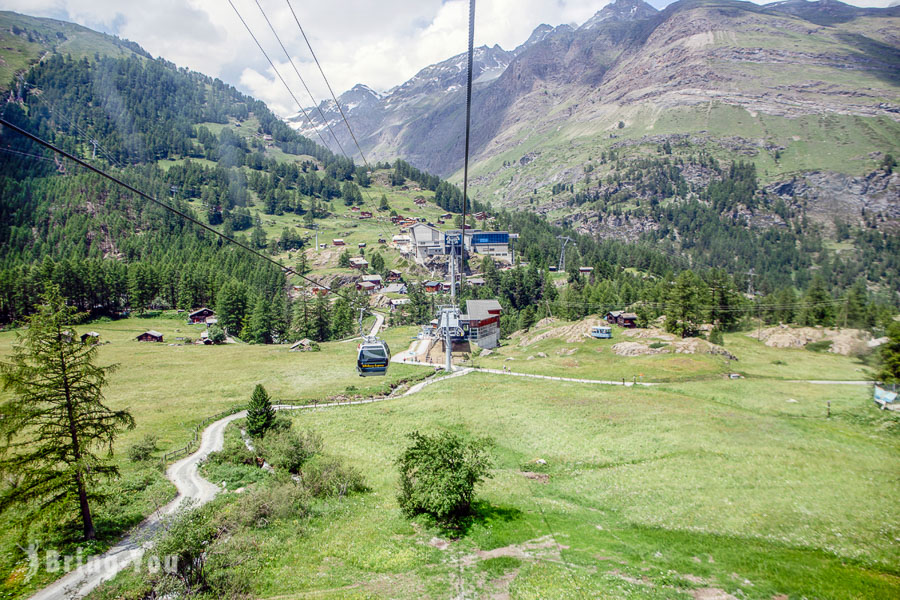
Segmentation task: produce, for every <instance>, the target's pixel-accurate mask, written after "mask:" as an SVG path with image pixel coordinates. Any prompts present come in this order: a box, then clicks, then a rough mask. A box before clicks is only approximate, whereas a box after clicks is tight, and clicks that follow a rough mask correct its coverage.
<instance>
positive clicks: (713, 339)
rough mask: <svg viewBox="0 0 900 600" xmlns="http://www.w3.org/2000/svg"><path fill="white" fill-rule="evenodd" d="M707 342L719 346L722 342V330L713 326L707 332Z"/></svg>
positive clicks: (723, 341)
mask: <svg viewBox="0 0 900 600" xmlns="http://www.w3.org/2000/svg"><path fill="white" fill-rule="evenodd" d="M709 342H710V343H711V344H717V345H719V346H721V345H722V344H724V343H725V336H723V335H722V330H721V329H719V328H718V327H715V328H713V330H712V331H710V332H709Z"/></svg>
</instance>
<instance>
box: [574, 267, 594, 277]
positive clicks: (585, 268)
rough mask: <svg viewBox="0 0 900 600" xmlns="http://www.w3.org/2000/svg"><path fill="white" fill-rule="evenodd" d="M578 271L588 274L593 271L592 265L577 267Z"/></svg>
mask: <svg viewBox="0 0 900 600" xmlns="http://www.w3.org/2000/svg"><path fill="white" fill-rule="evenodd" d="M578 272H579V273H584V274H588V275H589V274H591V273H593V272H594V267H578Z"/></svg>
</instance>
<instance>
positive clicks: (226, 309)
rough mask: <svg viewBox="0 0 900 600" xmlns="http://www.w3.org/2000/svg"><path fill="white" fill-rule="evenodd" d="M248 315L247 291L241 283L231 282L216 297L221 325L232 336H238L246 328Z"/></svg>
mask: <svg viewBox="0 0 900 600" xmlns="http://www.w3.org/2000/svg"><path fill="white" fill-rule="evenodd" d="M246 313H247V290H246V287H245V286H244V285H243V284H241V283H240V282H239V281H236V280H231V281H229V282H227V283H226V284H225V285H223V286H222V288H221V289H220V290H219V293H218V294H217V295H216V314H217V315H218V317H219V324H220V325H222V327H224V328H225V330H226V331H227V332H228V333H229V334H230V335H238V334H239V333H240V332H241V329H242V328H243V326H244V315H245V314H246Z"/></svg>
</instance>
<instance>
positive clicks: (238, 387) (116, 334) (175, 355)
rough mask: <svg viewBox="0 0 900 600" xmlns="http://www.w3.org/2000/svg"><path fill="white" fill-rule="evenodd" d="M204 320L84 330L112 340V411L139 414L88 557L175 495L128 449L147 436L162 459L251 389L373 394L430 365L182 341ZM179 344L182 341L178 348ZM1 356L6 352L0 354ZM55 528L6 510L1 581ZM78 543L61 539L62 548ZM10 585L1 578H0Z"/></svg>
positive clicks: (343, 349)
mask: <svg viewBox="0 0 900 600" xmlns="http://www.w3.org/2000/svg"><path fill="white" fill-rule="evenodd" d="M148 329H154V330H157V331H159V332H160V333H162V334H163V335H164V340H165V342H164V343H162V344H158V343H145V342H138V341H136V340H135V338H136V336H137V335H138V334H139V333H141V332H143V331H146V330H148ZM203 329H204V326H200V325H188V324H186V317H185V316H184V315H183V314H181V315H175V314H174V313H167V314H166V315H165V316H163V317H159V318H131V319H124V320H119V321H107V322H94V323H91V324H89V325H85V326H82V327H80V328H79V331H82V332H83V331H89V330H94V331H97V332H98V333H100V339H101V340H103V341H104V342H105V343H104V344H103V345H102V346H101V347H100V352H99V359H98V363H99V364H103V365H106V364H111V363H115V364H118V365H119V368H118V370H117V371H116V372H115V373H114V374H113V375H112V376H111V378H110V384H109V387H108V388H107V390H106V391H105V396H106V400H107V404H108V405H109V406H110V407H111V408H114V409H122V408H127V409H128V410H130V411H131V413H132V415H133V416H134V418H135V421H136V423H137V426H136V427H135V429H134V430H131V431H127V432H124V433H123V434H122V435H121V437H120V438H119V440H118V441H117V443H116V446H115V451H116V454H115V459H114V460H115V462H116V464H117V465H118V466H119V468H120V469H121V471H122V478H121V479H120V480H119V481H116V482H112V483H111V484H109V486H107V491H109V492H110V493H111V495H112V500H111V501H110V502H109V503H107V504H105V505H103V506H99V507H95V512H96V516H97V521H98V523H97V524H98V531H99V534H100V537H101V540H100V541H99V542H98V543H95V544H90V545H87V546H84V550H85V552H86V553H87V554H91V553H94V552H97V551H100V550H102V549H104V548H105V547H106V546H107V545H109V543H110V542H112V541H114V540H115V539H117V537H118V535H119V534H120V533H121V532H122V531H123V530H124V529H125V528H127V527H130V526H132V525H135V524H137V523H138V522H139V521H140V520H141V519H143V517H144V516H146V515H147V514H149V513H150V512H152V511H153V510H154V508H155V507H156V506H159V505H162V504H164V503H165V502H168V501H169V500H171V499H172V498H173V497H174V493H175V488H174V487H173V486H171V485H170V484H169V483H168V482H167V481H166V480H165V479H164V477H163V474H162V470H161V469H160V468H159V462H158V460H156V461H152V462H151V463H150V464H135V463H132V462H130V461H129V460H128V459H127V457H126V450H127V449H128V447H129V446H131V445H132V444H134V443H135V442H137V441H139V440H141V439H142V438H144V436H146V435H154V436H156V438H157V446H158V448H159V451H158V452H157V453H156V456H157V457H161V456H162V453H163V452H167V451H170V450H173V449H176V448H180V447H182V446H184V445H185V444H186V443H187V442H188V441H189V440H190V439H191V437H192V436H193V432H194V428H195V427H196V426H197V424H198V423H200V422H201V421H202V420H203V419H205V418H207V417H210V416H212V415H215V414H217V413H219V412H222V411H225V410H228V409H230V408H232V407H234V406H237V405H243V404H245V403H246V402H247V400H248V399H249V397H250V393H251V392H252V391H253V387H254V386H255V385H256V384H257V383H262V384H263V385H264V386H265V387H266V389H267V391H268V392H269V393H270V395H271V396H272V398H273V401H275V402H279V403H307V402H313V401H317V400H324V399H326V398H329V397H331V396H334V395H356V394H359V395H364V396H368V395H372V394H377V393H382V392H384V391H386V390H388V389H389V387H390V385H391V384H396V383H397V382H399V381H401V380H403V379H407V378H420V377H422V375H423V374H425V373H428V372H429V371H430V370H429V369H426V368H423V367H414V366H411V365H398V366H392V367H391V372H390V375H389V376H388V377H385V378H365V379H364V378H360V377H359V376H358V375H357V374H356V343H354V342H352V341H351V342H334V343H328V344H323V345H322V346H321V347H322V351H321V352H289V351H288V347H287V346H256V345H250V344H227V345H223V346H197V345H180V344H181V342H180V341H177V339H176V338H178V337H190V338H193V339H194V340H196V339H197V338H198V337H199V335H200V332H201V331H203ZM413 333H414V328H396V329H392V330H390V331H389V332H388V333H387V334H386V335H385V336H384V337H385V339H386V340H387V341H388V343H389V344H390V345H392V346H395V347H401V346H403V345H405V344H407V343H408V340H409V337H410V336H411V335H412V334H413ZM14 340H15V332H13V331H6V332H0V357H5V356H6V355H7V354H8V353H9V352H10V349H11V345H12V344H13V343H14ZM170 344H179V345H170ZM0 359H2V358H0ZM58 534H59V532H56V533H54V532H53V531H52V527H48V526H43V525H41V526H38V527H35V528H34V529H33V530H32V532H31V534H30V536H26V537H25V538H24V539H23V538H22V537H21V536H22V535H23V530H22V529H21V523H19V522H18V521H17V516H16V511H8V512H7V513H5V514H4V515H2V517H0V582H2V581H3V580H5V579H7V577H8V576H9V574H10V572H11V571H12V569H13V568H14V567H15V565H16V564H18V562H17V561H18V560H19V559H20V554H19V553H18V552H17V551H16V544H22V545H23V546H27V545H28V542H30V541H35V540H38V541H40V542H42V543H43V544H44V545H48V544H49V545H55V542H54V537H53V536H54V535H58ZM67 549H68V550H71V551H72V552H74V546H72V547H69V546H62V550H61V551H62V552H65V551H67ZM51 580H52V577H51V576H49V575H47V574H46V573H43V572H42V573H40V574H39V576H38V577H37V578H35V579H34V580H32V582H30V584H29V585H27V586H25V587H22V588H18V589H15V591H14V592H7V591H5V590H4V588H2V587H0V598H5V597H16V598H19V597H24V596H27V595H28V592H30V591H33V590H34V589H36V588H37V587H40V584H41V583H48V582H49V581H51ZM0 586H2V584H0Z"/></svg>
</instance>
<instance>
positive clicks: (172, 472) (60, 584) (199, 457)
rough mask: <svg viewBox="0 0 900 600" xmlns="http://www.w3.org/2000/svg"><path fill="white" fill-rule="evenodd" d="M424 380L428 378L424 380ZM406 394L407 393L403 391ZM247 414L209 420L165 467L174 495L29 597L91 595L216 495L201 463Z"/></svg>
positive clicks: (380, 318)
mask: <svg viewBox="0 0 900 600" xmlns="http://www.w3.org/2000/svg"><path fill="white" fill-rule="evenodd" d="M383 324H384V315H382V314H380V313H375V323H374V324H373V325H372V329H371V331H370V332H369V335H373V336H374V335H378V332H379V330H380V329H381V327H382V325H383ZM423 383H425V382H423ZM422 387H424V386H423V385H422V384H418V385H417V386H414V390H413V389H411V390H409V391H408V392H407V393H411V392H413V391H418V390H419V389H421V388H422ZM404 395H405V394H404ZM388 398H390V396H388V397H386V398H372V399H368V400H357V401H353V402H331V403H327V404H318V405H315V406H293V405H277V406H275V409H276V410H297V409H304V408H330V407H336V406H350V405H355V404H370V403H372V402H378V401H381V400H387V399H388ZM246 416H247V411H246V410H242V411H240V412H237V413H234V414H233V415H228V416H227V417H223V418H221V419H219V420H218V421H215V422H213V423H210V424H209V426H208V427H207V428H206V429H204V430H203V434H202V435H201V436H200V446H199V447H198V448H197V450H195V451H194V453H193V454H190V455H188V456H185V457H184V458H182V459H181V460H179V461H177V462H175V463H172V465H170V466H169V468H168V469H166V477H167V478H168V479H169V481H171V482H172V483H173V484H174V485H175V488H176V489H177V490H178V494H177V495H176V496H175V499H174V500H172V501H171V502H169V503H168V504H166V505H165V506H163V507H162V508H160V509H159V510H158V511H156V512H155V513H153V514H152V515H151V516H149V517H147V518H146V519H145V520H144V521H143V522H141V524H140V525H138V526H137V527H135V528H134V529H133V530H132V531H131V532H129V533H128V534H127V535H126V536H125V537H124V538H122V540H121V541H120V542H119V543H117V544H116V545H115V546H113V547H112V548H110V549H109V550H107V551H106V552H104V553H103V554H101V555H99V556H95V557H92V558H90V559H88V560H87V562H85V563H84V564H81V565H78V566H77V567H76V568H75V569H73V570H72V571H70V572H69V573H67V574H65V575H64V576H62V577H60V578H59V579H57V580H56V581H54V582H53V583H51V584H50V585H48V586H47V587H45V588H43V589H41V590H39V591H37V592H35V593H34V594H33V595H32V596H31V599H30V600H63V599H78V598H83V597H84V596H86V595H88V594H89V593H90V592H91V591H92V590H93V589H94V588H96V587H97V586H98V585H100V584H101V583H103V582H104V581H106V580H108V579H112V578H113V577H115V575H116V574H118V573H119V572H120V571H122V570H124V569H126V568H128V567H129V566H131V565H133V564H134V563H135V561H138V560H141V559H142V558H143V554H144V552H145V551H146V549H147V548H149V541H148V540H149V539H150V537H151V535H152V534H153V532H155V531H156V529H157V528H158V527H159V524H160V522H161V519H162V518H163V517H164V516H167V515H170V514H172V513H174V512H175V511H176V510H178V507H179V506H181V504H182V503H183V502H185V500H188V499H189V500H191V501H193V502H194V504H195V505H197V506H199V505H201V504H206V503H207V502H209V501H210V500H212V499H213V498H215V497H216V494H218V493H219V491H220V488H219V487H218V486H217V485H215V484H214V483H211V482H209V481H207V480H206V479H204V478H203V477H202V476H201V475H200V471H199V466H200V463H201V462H203V461H204V460H206V458H207V457H208V456H209V455H210V454H212V453H213V452H218V451H220V450H222V448H223V447H224V445H225V428H226V427H227V426H228V424H229V423H231V422H232V421H235V420H237V419H243V418H244V417H246Z"/></svg>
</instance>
